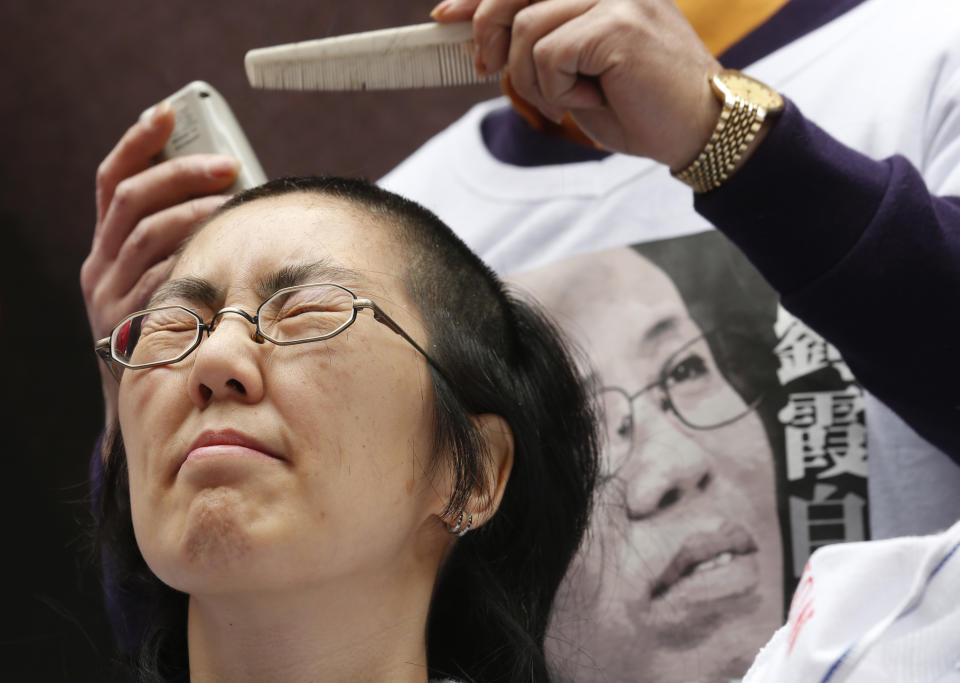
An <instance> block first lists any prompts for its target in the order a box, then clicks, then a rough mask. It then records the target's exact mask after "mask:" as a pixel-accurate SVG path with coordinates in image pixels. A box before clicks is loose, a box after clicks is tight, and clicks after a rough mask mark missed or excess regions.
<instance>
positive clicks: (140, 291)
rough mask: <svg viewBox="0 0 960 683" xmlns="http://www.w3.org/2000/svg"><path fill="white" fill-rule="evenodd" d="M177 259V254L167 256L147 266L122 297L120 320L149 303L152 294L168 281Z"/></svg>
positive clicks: (119, 304) (118, 318)
mask: <svg viewBox="0 0 960 683" xmlns="http://www.w3.org/2000/svg"><path fill="white" fill-rule="evenodd" d="M176 261H177V256H176V254H171V255H169V256H167V257H166V258H165V259H163V260H162V261H159V262H158V263H154V264H153V265H152V266H150V267H149V268H147V270H145V271H144V272H143V274H142V275H141V276H140V277H139V279H138V280H137V282H136V283H135V284H134V285H133V287H131V288H130V291H128V292H127V294H126V295H125V296H124V297H123V298H122V299H120V301H119V302H118V307H119V308H120V309H122V311H123V312H122V314H121V315H119V316H117V321H119V320H120V319H121V318H123V316H125V315H129V314H130V313H133V312H134V311H136V310H139V309H141V308H143V307H144V306H146V305H147V301H148V300H149V299H150V296H151V295H152V294H153V293H154V291H156V289H157V287H159V286H160V285H161V284H163V282H165V281H166V279H167V277H169V275H170V271H171V270H172V269H173V266H174V264H175V263H176Z"/></svg>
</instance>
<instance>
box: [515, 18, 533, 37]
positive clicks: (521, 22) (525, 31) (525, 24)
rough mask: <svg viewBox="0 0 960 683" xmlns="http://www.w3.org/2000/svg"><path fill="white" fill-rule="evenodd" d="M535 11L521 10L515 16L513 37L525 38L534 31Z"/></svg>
mask: <svg viewBox="0 0 960 683" xmlns="http://www.w3.org/2000/svg"><path fill="white" fill-rule="evenodd" d="M533 26H534V17H533V12H520V13H518V14H517V16H515V17H514V18H513V37H514V38H515V39H518V40H523V39H524V38H526V37H528V36H529V35H530V33H531V32H532V31H533Z"/></svg>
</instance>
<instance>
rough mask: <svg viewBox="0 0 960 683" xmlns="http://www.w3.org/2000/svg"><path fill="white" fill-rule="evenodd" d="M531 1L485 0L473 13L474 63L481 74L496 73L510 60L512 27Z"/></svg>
mask: <svg viewBox="0 0 960 683" xmlns="http://www.w3.org/2000/svg"><path fill="white" fill-rule="evenodd" d="M529 4H530V0H482V1H481V2H480V4H479V5H478V6H477V9H476V11H475V12H474V14H473V40H474V43H475V44H476V52H475V53H474V63H475V65H476V67H477V71H478V72H480V73H494V72H496V71H499V70H500V69H501V68H502V67H503V66H504V65H505V64H506V63H507V56H508V54H509V50H510V40H511V28H512V26H513V22H514V18H515V17H516V16H517V13H518V12H520V11H521V10H523V9H524V8H526V7H527V6H528V5H529Z"/></svg>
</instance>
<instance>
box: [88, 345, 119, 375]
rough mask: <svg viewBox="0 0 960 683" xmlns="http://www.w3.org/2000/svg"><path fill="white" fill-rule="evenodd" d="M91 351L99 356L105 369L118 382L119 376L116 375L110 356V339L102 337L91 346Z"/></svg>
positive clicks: (114, 364) (114, 365) (115, 368)
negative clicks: (105, 366)
mask: <svg viewBox="0 0 960 683" xmlns="http://www.w3.org/2000/svg"><path fill="white" fill-rule="evenodd" d="M93 350H94V351H95V352H96V354H97V355H98V356H100V360H102V361H103V362H104V363H106V365H107V369H108V370H109V371H110V374H111V375H113V378H114V379H115V380H117V381H118V382H119V381H120V375H119V374H118V373H117V365H116V363H114V362H113V356H111V355H110V337H104V338H103V339H100V340H99V341H97V343H96V344H94V345H93Z"/></svg>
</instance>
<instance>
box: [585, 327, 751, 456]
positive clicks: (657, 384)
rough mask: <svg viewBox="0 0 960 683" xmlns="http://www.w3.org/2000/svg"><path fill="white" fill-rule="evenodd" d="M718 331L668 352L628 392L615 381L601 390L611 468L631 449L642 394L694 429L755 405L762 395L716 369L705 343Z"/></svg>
mask: <svg viewBox="0 0 960 683" xmlns="http://www.w3.org/2000/svg"><path fill="white" fill-rule="evenodd" d="M722 333H723V331H722V330H717V331H714V332H711V333H708V334H704V335H701V336H699V337H697V338H695V339H693V340H692V341H689V342H687V343H686V344H684V345H683V346H681V347H680V348H679V349H678V350H677V351H675V352H674V353H673V354H671V355H670V357H669V358H667V360H666V362H665V363H664V364H663V366H662V367H661V368H660V372H659V374H658V376H657V379H656V380H655V381H653V382H651V383H650V384H648V385H646V386H645V387H643V388H641V389H639V390H638V391H635V392H634V393H632V394H631V393H628V392H627V391H626V390H625V389H622V388H620V387H617V386H608V387H604V388H603V389H601V390H600V393H599V396H600V398H601V401H602V406H603V418H604V424H605V426H606V448H607V451H606V453H607V462H608V466H609V467H610V471H611V472H616V471H617V469H618V468H619V467H620V466H621V465H622V464H623V463H624V462H625V461H626V459H627V458H628V457H629V455H630V453H631V451H632V450H633V446H634V442H635V439H636V438H637V432H638V426H639V425H640V424H642V419H643V418H642V417H641V418H640V419H639V420H638V414H642V410H643V409H642V408H637V407H636V401H637V399H639V398H640V397H641V396H645V397H647V398H648V399H649V400H650V401H651V402H652V404H653V406H655V409H659V410H660V411H661V412H667V413H672V414H673V415H674V416H675V417H676V418H677V419H679V420H680V422H681V423H682V424H683V425H685V426H686V427H689V428H690V429H696V430H706V429H716V428H717V427H723V426H724V425H728V424H730V423H731V422H736V421H737V420H739V419H740V418H742V417H744V416H745V415H747V414H748V413H750V412H751V411H752V410H753V409H754V408H756V407H757V404H758V403H759V402H760V399H761V398H762V397H761V396H760V395H759V394H758V395H756V396H748V397H746V398H744V397H742V396H741V395H740V394H739V393H737V392H736V391H735V390H734V389H733V387H731V386H730V383H729V382H728V381H727V379H726V378H725V377H724V376H723V375H722V374H721V373H720V371H719V370H718V369H717V366H716V362H715V361H714V358H713V353H712V352H711V350H710V349H711V344H712V342H713V341H714V338H715V337H717V336H718V335H720V334H722ZM653 390H656V392H657V393H656V394H653V393H652V392H653ZM648 409H649V408H648Z"/></svg>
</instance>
